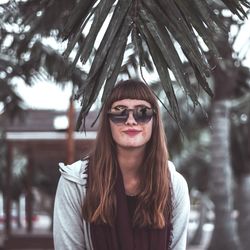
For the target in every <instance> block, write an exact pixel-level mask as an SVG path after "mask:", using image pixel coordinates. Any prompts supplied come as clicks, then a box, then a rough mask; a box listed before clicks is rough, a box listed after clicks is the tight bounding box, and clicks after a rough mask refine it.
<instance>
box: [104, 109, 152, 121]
mask: <svg viewBox="0 0 250 250" xmlns="http://www.w3.org/2000/svg"><path fill="white" fill-rule="evenodd" d="M139 109H146V110H152V115H150V116H147V117H145V118H144V119H145V120H143V119H142V118H140V117H138V110H139ZM131 111H132V113H133V118H134V120H135V121H136V122H137V123H138V124H146V123H148V122H149V121H150V120H151V119H152V117H153V116H154V115H155V114H156V111H155V110H154V109H153V108H149V107H146V106H140V107H136V108H133V109H129V108H124V109H122V110H121V111H120V112H117V113H116V112H111V111H109V112H108V113H107V114H108V117H109V119H110V120H111V121H112V122H113V123H114V124H116V125H119V124H121V125H123V124H125V123H126V121H127V120H128V118H129V112H131ZM123 113H124V114H123ZM122 115H124V116H125V115H126V117H124V118H120V120H122V121H120V122H119V121H116V120H115V116H122ZM141 119H142V120H141Z"/></svg>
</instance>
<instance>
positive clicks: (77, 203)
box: [53, 161, 190, 250]
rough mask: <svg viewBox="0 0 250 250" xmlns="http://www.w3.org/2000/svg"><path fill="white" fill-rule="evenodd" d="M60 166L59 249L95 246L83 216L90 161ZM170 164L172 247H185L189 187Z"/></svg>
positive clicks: (56, 235) (56, 244) (56, 232)
mask: <svg viewBox="0 0 250 250" xmlns="http://www.w3.org/2000/svg"><path fill="white" fill-rule="evenodd" d="M59 166H60V172H61V177H60V180H59V182H58V186H57V192H56V197H55V206H54V227H53V237H54V247H55V250H83V249H86V250H93V246H92V242H91V236H90V227H89V223H87V222H86V221H84V220H83V218H82V206H83V201H84V197H85V193H86V178H87V176H86V174H85V168H86V161H77V162H75V163H73V164H72V165H64V164H63V163H60V164H59ZM168 166H169V169H170V175H171V182H172V188H173V194H172V204H173V218H172V224H173V239H172V244H171V249H172V250H185V249H186V240H187V227H188V221H189V211H190V201H189V193H188V187H187V183H186V181H185V179H184V178H183V177H182V175H180V174H179V173H178V172H177V171H176V170H175V167H174V165H173V163H172V162H170V161H169V163H168ZM157 250H158V249H157ZM159 250H160V249H159Z"/></svg>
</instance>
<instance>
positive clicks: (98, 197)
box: [83, 80, 171, 228]
mask: <svg viewBox="0 0 250 250" xmlns="http://www.w3.org/2000/svg"><path fill="white" fill-rule="evenodd" d="M122 99H139V100H145V101H147V102H149V103H150V104H151V106H152V108H153V109H155V110H156V114H155V115H154V117H153V128H152V136H151V138H150V140H149V142H148V143H147V146H146V153H145V158H144V161H143V164H142V168H141V176H140V178H141V186H140V187H141V189H140V190H141V191H140V194H139V196H138V203H137V204H138V205H137V208H136V210H135V214H134V217H133V224H134V225H137V226H140V227H143V226H152V227H154V228H163V227H164V226H165V216H169V213H170V210H171V209H170V206H171V202H170V200H171V197H170V196H171V195H170V177H169V170H168V152H167V146H166V138H165V132H164V128H163V124H162V120H161V117H160V110H159V106H158V103H157V99H156V97H155V95H154V93H153V92H152V91H151V89H150V88H149V87H148V86H147V85H146V84H144V83H143V82H141V81H138V80H127V81H122V82H119V83H118V84H117V85H116V86H115V87H114V88H113V90H112V92H111V94H110V96H109V97H108V99H107V101H106V102H105V103H104V105H103V109H102V112H101V115H100V120H99V129H98V132H97V138H96V142H95V147H94V150H93V152H92V153H91V155H90V157H89V167H88V186H87V193H86V198H85V202H84V205H83V217H84V219H85V220H87V221H89V222H95V223H107V224H110V225H112V224H113V223H114V218H115V214H116V195H115V188H114V187H115V182H116V177H117V167H118V161H117V155H116V145H115V142H114V140H113V138H112V135H111V129H110V122H109V119H108V116H107V112H108V111H110V109H111V106H112V104H113V103H114V102H115V101H118V100H122Z"/></svg>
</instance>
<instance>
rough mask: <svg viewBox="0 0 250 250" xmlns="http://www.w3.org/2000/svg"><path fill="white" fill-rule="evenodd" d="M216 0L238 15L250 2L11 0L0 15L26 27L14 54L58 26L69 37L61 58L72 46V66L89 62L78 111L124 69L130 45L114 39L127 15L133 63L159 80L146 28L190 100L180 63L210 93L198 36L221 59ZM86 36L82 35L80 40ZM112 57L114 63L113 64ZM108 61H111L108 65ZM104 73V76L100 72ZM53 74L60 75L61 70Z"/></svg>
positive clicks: (16, 41) (194, 96)
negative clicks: (154, 73)
mask: <svg viewBox="0 0 250 250" xmlns="http://www.w3.org/2000/svg"><path fill="white" fill-rule="evenodd" d="M218 3H219V4H220V8H221V7H222V8H227V9H229V10H230V11H231V12H232V13H234V14H236V15H237V16H238V17H239V18H241V19H243V18H244V17H245V16H246V11H245V9H244V7H247V8H249V7H250V3H249V0H221V1H217V2H216V3H215V2H214V1H210V0H189V1H187V0H168V1H166V0H141V1H132V0H127V1H125V0H117V1H114V0H98V1H97V0H93V1H91V0H82V1H76V0H61V1H54V0H43V1H36V0H27V1H18V2H15V4H14V2H13V1H10V2H8V3H7V4H5V5H1V6H4V7H3V8H4V9H5V10H6V11H5V12H1V13H0V17H1V20H4V22H9V23H20V22H19V20H22V22H21V26H22V27H21V28H25V26H27V25H30V27H31V28H30V30H29V31H28V32H24V34H25V39H23V40H22V41H20V34H19V35H17V36H16V37H14V42H13V49H14V50H15V52H16V49H18V50H17V52H18V53H17V55H18V56H19V55H22V53H23V52H25V51H28V50H29V48H30V46H31V45H32V43H33V42H34V40H33V39H34V37H35V36H36V35H37V34H40V35H49V34H50V32H51V31H53V30H57V31H58V34H57V35H56V36H57V37H58V38H60V37H63V38H64V39H67V40H68V47H67V49H66V51H65V53H64V56H65V58H66V59H67V58H68V57H69V56H70V54H71V52H72V51H73V50H74V51H76V53H75V58H74V60H73V63H72V70H74V69H75V67H74V66H75V64H76V63H77V62H78V60H81V61H82V62H83V63H85V62H87V61H91V68H90V70H89V71H88V74H87V77H86V78H84V79H86V80H84V81H82V84H81V86H80V88H79V91H78V93H77V95H76V97H77V98H81V99H82V104H83V109H82V112H83V113H84V112H88V109H89V108H90V106H91V105H92V104H93V102H94V100H95V99H96V93H95V91H97V92H98V90H99V89H101V87H102V86H104V84H106V85H105V88H104V89H106V90H105V92H104V93H105V94H104V95H103V97H102V101H104V100H105V98H106V97H107V94H108V93H109V92H110V89H111V88H112V87H113V85H114V79H116V78H117V76H118V74H119V73H120V72H121V69H122V70H127V69H126V68H125V67H124V65H122V59H123V58H124V54H126V51H127V50H128V49H131V48H128V47H126V48H125V49H124V46H125V45H124V43H117V40H116V36H118V35H119V34H120V33H119V30H120V29H121V28H122V26H123V25H125V24H126V23H124V20H125V19H126V20H128V19H130V20H132V21H131V24H132V27H133V28H132V39H131V41H132V43H133V44H134V54H135V56H133V58H134V59H136V60H137V58H138V60H139V62H138V68H139V67H143V66H145V67H146V68H147V69H149V70H152V68H153V67H151V66H152V65H153V63H154V64H155V66H156V64H157V65H158V68H157V71H158V73H159V72H161V73H159V75H160V78H161V79H163V73H162V72H163V71H162V70H163V69H161V71H160V68H159V62H158V61H157V59H156V58H155V56H156V55H158V53H156V52H154V50H153V49H152V42H151V43H150V44H151V45H149V42H148V41H147V39H148V38H147V37H148V33H149V34H150V36H149V37H151V40H153V41H154V43H155V44H154V43H153V44H154V46H156V47H157V48H158V50H160V51H161V53H162V56H163V58H164V60H163V59H161V62H162V63H163V62H164V64H163V65H164V67H166V69H165V70H166V72H167V70H168V69H171V70H172V72H173V73H174V75H175V78H176V79H177V81H178V83H179V85H181V87H182V88H184V90H185V92H186V94H187V95H188V96H189V97H190V98H191V100H193V102H194V103H196V102H197V93H195V91H194V89H193V87H192V85H191V84H190V82H189V79H188V76H187V74H186V72H185V66H184V64H185V63H186V62H188V64H189V65H190V66H191V67H192V68H193V72H194V75H195V77H196V80H198V84H199V85H200V86H202V88H203V89H204V90H205V91H206V92H207V93H208V94H210V95H211V94H212V93H211V90H210V89H209V87H208V84H207V81H206V80H207V79H206V77H207V76H208V74H209V68H210V66H209V65H208V62H207V59H206V58H205V49H204V48H203V47H202V46H201V43H200V40H202V41H203V42H204V43H205V44H206V46H207V48H208V50H209V51H212V52H213V54H214V55H215V58H220V53H219V52H218V49H217V48H216V45H215V43H216V41H215V39H214V34H216V33H220V34H225V35H226V32H227V31H226V29H225V27H224V26H223V24H222V22H221V21H220V18H219V14H218V11H217V12H216V11H215V10H216V9H217V4H218ZM139 6H142V8H141V7H139ZM20 13H21V14H20ZM55 13H57V14H56V18H54V17H55ZM109 15H112V17H111V20H110V23H109V24H108V27H107V29H106V31H105V32H104V35H103V38H102V41H101V43H100V45H99V46H98V48H95V47H94V45H95V41H96V38H97V35H98V34H100V30H101V28H102V23H103V20H106V18H107V17H108V16H109ZM127 17H128V19H127ZM139 19H140V21H139ZM65 20H66V21H65ZM140 22H141V23H142V27H144V30H142V27H140V28H139V27H138V25H140ZM87 24H88V25H89V27H90V30H89V33H87V34H85V32H86V30H85V29H84V27H86V25H87ZM2 30H4V28H3V27H2V26H1V25H0V32H1V33H0V34H3V35H4V36H5V35H6V34H4V32H3V31H2ZM145 30H147V32H148V33H147V36H146V33H145V34H142V33H141V32H142V31H143V32H145ZM85 35H86V38H84V39H83V37H85ZM129 36H130V33H128V34H127V38H130V37H129ZM156 38H157V39H156ZM0 40H1V39H0ZM124 40H126V41H127V40H130V39H124ZM31 41H32V42H31ZM1 42H2V41H0V44H1ZM176 42H177V43H178V44H179V46H180V48H181V49H180V50H178V49H177V47H176ZM117 44H118V45H119V46H121V47H122V49H119V51H120V52H121V53H123V54H119V53H117V54H116V56H115V57H116V58H114V57H111V56H109V53H110V49H111V51H112V49H114V47H113V46H117ZM145 44H147V46H148V48H149V50H148V48H147V47H145ZM113 51H114V50H113ZM181 51H182V52H181ZM72 54H73V53H72ZM183 55H184V56H183ZM183 58H184V59H183ZM114 62H117V64H113V63H114ZM130 62H131V63H134V62H135V60H130ZM109 64H110V65H111V64H112V66H111V67H110V66H108V65H109ZM29 65H30V66H32V65H31V64H29ZM212 66H214V65H212ZM51 67H52V65H51ZM122 67H123V68H122ZM126 67H127V66H126ZM133 67H134V66H133ZM108 69H109V70H108ZM107 70H108V71H107ZM127 71H128V70H127ZM104 72H106V73H107V74H109V75H107V76H106V77H104V75H105V73H104ZM165 74H167V73H165ZM58 75H59V76H60V74H58ZM101 75H102V76H101ZM100 76H101V77H100ZM165 77H167V76H165ZM167 82H169V80H168V81H167ZM165 84H166V83H165ZM165 88H166V86H165ZM168 89H169V90H170V86H168ZM171 93H172V94H171V95H169V100H170V103H171V104H170V106H171V105H172V107H171V108H172V110H173V112H174V113H175V112H177V113H176V115H175V117H178V111H177V107H178V105H177V104H176V103H175V102H176V101H175V98H176V97H175V95H174V92H173V91H172V92H171Z"/></svg>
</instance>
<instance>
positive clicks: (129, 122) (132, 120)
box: [125, 111, 137, 125]
mask: <svg viewBox="0 0 250 250" xmlns="http://www.w3.org/2000/svg"><path fill="white" fill-rule="evenodd" d="M125 124H126V125H136V124H137V122H136V120H135V118H134V115H133V111H129V114H128V119H127V121H126V122H125Z"/></svg>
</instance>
